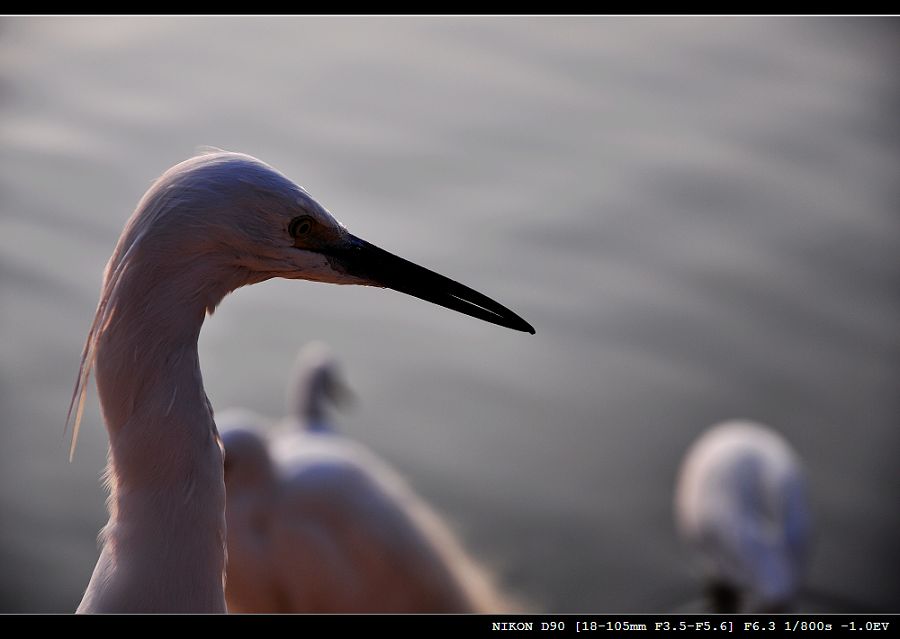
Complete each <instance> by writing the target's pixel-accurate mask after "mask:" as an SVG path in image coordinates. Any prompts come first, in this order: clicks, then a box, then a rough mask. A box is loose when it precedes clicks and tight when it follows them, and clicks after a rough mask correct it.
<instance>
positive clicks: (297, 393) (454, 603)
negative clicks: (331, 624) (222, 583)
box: [216, 343, 518, 613]
mask: <svg viewBox="0 0 900 639" xmlns="http://www.w3.org/2000/svg"><path fill="white" fill-rule="evenodd" d="M347 393H349V389H347V386H346V384H345V383H344V381H343V379H342V376H341V375H340V372H339V369H338V366H337V362H336V360H335V358H334V356H333V355H332V354H331V352H330V351H329V350H328V348H327V347H326V346H325V345H324V344H321V343H312V344H308V345H307V346H306V347H305V348H303V349H301V351H300V353H299V355H298V357H297V360H296V364H295V366H294V370H293V374H292V376H291V380H290V381H289V384H288V392H287V397H288V401H287V406H288V411H289V415H288V416H287V418H286V419H284V420H283V421H282V423H281V425H280V427H279V428H277V429H274V430H268V432H267V429H266V423H265V421H264V420H263V419H262V418H260V417H258V416H256V415H254V414H253V413H250V412H247V411H241V410H228V411H225V412H223V413H222V414H217V415H216V421H217V423H218V425H219V428H220V432H221V433H222V441H223V444H224V446H225V485H226V494H227V507H226V515H227V521H228V564H227V579H226V587H225V595H226V599H227V601H228V608H229V610H232V611H240V612H331V613H343V612H395V613H397V612H403V613H440V612H443V613H452V612H482V613H487V612H493V613H497V612H511V611H512V610H513V609H515V608H517V607H518V605H517V604H514V603H513V602H512V600H511V599H509V598H507V597H504V596H503V595H501V594H500V592H499V591H498V590H497V589H496V588H495V586H494V585H493V583H492V580H491V577H490V576H489V574H488V572H487V571H485V570H484V569H483V568H482V567H481V566H479V565H478V564H477V563H476V562H475V561H474V560H473V559H472V558H471V557H470V556H469V555H468V554H467V553H466V552H465V550H464V549H463V547H462V545H461V544H460V542H459V541H458V539H457V538H456V536H455V535H454V534H453V533H452V532H451V530H450V529H449V527H448V526H447V525H446V524H445V523H444V522H443V521H442V519H441V518H440V517H439V516H438V514H437V513H436V512H435V511H434V510H433V509H432V508H431V507H430V506H429V505H428V504H427V503H426V502H425V501H424V500H423V499H422V498H421V497H419V496H418V495H417V494H416V493H415V491H413V489H412V488H411V487H410V486H409V485H408V484H407V482H406V481H404V479H403V478H402V477H401V476H400V475H399V474H398V473H397V472H396V471H395V470H394V469H393V468H391V467H390V466H389V465H388V464H387V463H386V462H384V461H383V460H381V459H380V458H378V457H377V456H376V455H375V454H374V453H372V452H371V451H370V450H368V449H367V448H366V447H364V446H363V445H361V444H359V443H357V442H353V441H351V440H350V439H348V438H346V437H344V436H341V435H339V434H337V433H335V432H334V429H333V428H332V427H331V425H330V423H329V422H328V419H327V416H326V411H327V403H328V402H329V400H331V401H333V400H335V399H337V398H339V397H346V395H347Z"/></svg>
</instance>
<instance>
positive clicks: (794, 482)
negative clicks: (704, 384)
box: [675, 421, 811, 612]
mask: <svg viewBox="0 0 900 639" xmlns="http://www.w3.org/2000/svg"><path fill="white" fill-rule="evenodd" d="M675 516H676V524H677V526H678V529H679V531H680V533H681V535H682V537H683V538H684V539H685V540H686V541H687V542H688V544H690V545H691V546H692V547H693V548H694V549H695V550H696V551H697V552H698V553H699V555H700V556H701V558H702V561H703V566H704V570H705V573H706V575H707V579H708V584H709V589H710V595H711V599H712V607H713V608H714V609H715V611H716V612H779V611H787V610H789V609H790V607H791V604H792V600H793V598H794V596H795V595H796V593H797V591H798V589H799V587H800V585H801V582H802V578H803V571H804V569H805V565H806V560H807V555H808V550H809V544H810V530H811V523H810V522H811V518H810V508H809V503H808V497H807V487H806V480H805V478H804V473H803V469H802V467H801V464H800V460H799V458H798V456H797V454H796V453H795V452H794V451H793V449H792V448H791V446H790V445H789V444H788V443H787V441H786V440H785V439H784V438H783V437H782V436H781V435H780V434H778V433H777V432H775V431H774V430H772V429H771V428H768V427H766V426H763V425H761V424H756V423H753V422H748V421H730V422H725V423H722V424H719V425H717V426H715V427H713V428H711V429H710V430H709V431H707V432H706V433H705V434H704V435H703V436H702V437H700V439H699V440H697V441H696V442H695V443H694V444H693V446H691V448H690V450H689V451H688V453H687V455H686V456H685V458H684V461H683V462H682V465H681V469H680V471H679V476H678V481H677V487H676V491H675Z"/></svg>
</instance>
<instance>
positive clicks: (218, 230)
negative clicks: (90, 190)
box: [67, 151, 534, 612]
mask: <svg viewBox="0 0 900 639" xmlns="http://www.w3.org/2000/svg"><path fill="white" fill-rule="evenodd" d="M273 277H284V278H289V279H306V280H314V281H319V282H330V283H335V284H361V285H368V286H379V287H386V288H393V289H395V290H398V291H401V292H404V293H407V294H410V295H414V296H416V297H420V298H422V299H425V300H428V301H431V302H433V303H435V304H439V305H442V306H445V307H447V308H451V309H454V310H457V311H460V312H462V313H466V314H468V315H472V316H474V317H478V318H480V319H483V320H486V321H488V322H493V323H495V324H499V325H501V326H506V327H509V328H513V329H516V330H520V331H527V332H530V333H533V332H534V329H533V328H532V327H531V326H530V325H529V324H528V323H527V322H525V321H524V320H523V319H522V318H520V317H519V316H518V315H516V314H515V313H513V312H512V311H510V310H509V309H507V308H505V307H503V306H501V305H500V304H498V303H497V302H494V301H493V300H491V299H489V298H487V297H485V296H484V295H481V294H480V293H477V292H475V291H473V290H472V289H470V288H467V287H465V286H463V285H461V284H458V283H457V282H454V281H452V280H450V279H447V278H445V277H443V276H441V275H438V274H436V273H434V272H432V271H429V270H427V269H425V268H422V267H420V266H417V265H415V264H412V263H411V262H408V261H406V260H404V259H402V258H399V257H396V256H394V255H392V254H390V253H388V252H386V251H384V250H382V249H379V248H377V247H375V246H373V245H372V244H369V243H368V242H365V241H363V240H361V239H359V238H357V237H354V236H353V235H351V234H350V233H349V232H348V231H347V229H346V228H344V226H343V225H342V224H340V223H339V222H338V221H337V220H336V219H335V218H334V217H333V216H332V215H331V214H330V213H329V212H328V211H327V210H326V209H325V208H324V207H322V206H321V205H320V204H318V203H317V202H316V201H315V200H314V199H313V198H312V197H311V196H310V195H309V194H308V193H307V192H306V191H305V190H303V189H302V188H301V187H299V186H297V185H296V184H294V183H293V182H291V181H290V180H289V179H287V178H286V177H284V176H283V175H282V174H281V173H279V172H277V171H276V170H274V169H273V168H271V167H269V166H268V165H266V164H265V163H263V162H261V161H259V160H257V159H255V158H252V157H250V156H248V155H243V154H238V153H229V152H224V151H219V152H214V153H208V154H203V155H199V156H196V157H193V158H191V159H188V160H186V161H184V162H182V163H180V164H178V165H176V166H174V167H172V168H171V169H169V170H168V171H167V172H166V173H164V174H163V175H162V176H161V177H160V178H159V179H158V180H157V181H156V182H155V183H154V184H153V185H152V186H151V187H150V189H149V190H148V191H147V193H146V194H145V195H144V197H143V198H142V199H141V201H140V203H139V204H138V206H137V208H136V209H135V211H134V213H133V214H132V216H131V218H130V219H129V221H128V222H127V224H126V226H125V229H124V230H123V232H122V235H121V237H120V238H119V242H118V244H117V246H116V248H115V251H114V252H113V255H112V257H111V258H110V260H109V263H108V264H107V266H106V271H105V273H104V279H103V285H102V289H101V294H100V302H99V304H98V306H97V311H96V314H95V317H94V320H93V323H92V325H91V328H90V331H89V333H88V337H87V341H86V343H85V347H84V350H83V352H82V357H81V368H80V371H79V374H78V378H77V381H76V385H75V390H74V392H73V395H72V401H71V403H70V407H69V417H71V416H72V412H73V408H74V413H75V420H74V428H73V433H72V446H73V449H74V445H75V441H76V438H77V434H78V427H79V424H80V421H81V415H82V410H83V407H84V398H85V393H86V391H87V381H88V378H89V374H90V371H91V368H92V367H93V368H94V369H95V370H96V378H97V390H98V394H99V398H100V405H101V409H102V412H103V417H104V421H105V422H106V427H107V430H108V433H109V442H110V448H109V464H108V467H107V471H106V480H107V484H108V486H109V491H110V495H109V514H110V517H109V522H108V523H107V525H106V527H105V528H104V529H103V532H102V534H101V539H102V550H101V552H100V558H99V560H98V562H97V565H96V567H95V569H94V572H93V575H92V576H91V580H90V583H89V584H88V587H87V590H86V592H85V595H84V598H83V599H82V601H81V604H80V606H79V607H78V610H79V612H224V611H225V595H224V585H223V576H224V569H225V483H224V478H223V459H222V449H221V445H220V441H219V437H218V433H217V430H216V425H215V422H214V421H213V411H212V408H211V406H210V404H209V401H208V399H207V397H206V393H205V392H204V390H203V383H202V379H201V375H200V362H199V357H198V353H197V340H198V337H199V334H200V329H201V326H202V324H203V320H204V318H205V316H206V314H207V313H212V311H213V310H214V309H215V308H216V306H217V305H218V304H219V302H221V301H222V298H223V297H225V295H227V294H228V293H230V292H231V291H233V290H235V289H236V288H239V287H241V286H244V285H247V284H253V283H256V282H262V281H264V280H267V279H270V278H273ZM67 422H68V420H67ZM70 455H71V452H70ZM311 577H312V578H313V579H314V578H315V575H312V576H311Z"/></svg>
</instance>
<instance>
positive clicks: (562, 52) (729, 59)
mask: <svg viewBox="0 0 900 639" xmlns="http://www.w3.org/2000/svg"><path fill="white" fill-rule="evenodd" d="M898 35H900V29H898V22H897V20H889V19H868V20H863V19H857V20H838V19H786V18H782V19H737V18H733V19H713V18H710V19H687V18H683V19H675V18H669V19H649V18H634V19H627V18H616V19H611V18H595V19H587V18H568V19H566V18H556V19H526V18H520V19H511V18H383V19H374V18H296V19H294V18H277V19H266V18H219V19H210V18H206V19H201V18H197V19H184V18H143V19H140V18H5V19H3V21H2V22H0V166H2V171H0V181H2V182H0V331H2V332H0V337H2V339H0V375H2V377H0V565H2V566H3V568H2V570H0V610H4V611H26V610H42V611H70V610H72V609H74V607H75V606H76V604H77V602H78V601H79V599H80V596H81V592H82V590H83V588H84V586H85V584H86V583H87V581H88V578H89V576H90V572H91V570H92V568H93V564H94V562H95V560H96V555H97V551H96V542H95V536H96V533H97V531H98V530H99V528H100V527H101V525H102V524H103V523H104V521H105V519H106V515H105V510H104V493H103V490H102V488H101V485H100V482H99V474H100V473H101V471H102V468H103V465H104V461H105V454H106V433H105V430H104V429H103V426H102V423H101V421H100V418H99V412H98V409H97V407H96V399H95V396H94V395H92V396H91V397H92V399H91V402H90V404H89V407H88V410H87V412H86V418H85V424H84V426H83V429H82V438H81V441H80V445H79V449H78V452H77V454H76V457H75V461H74V462H73V463H72V464H69V463H67V461H66V443H67V442H66V439H65V438H64V437H63V434H62V427H63V421H64V416H65V411H66V408H67V404H68V399H69V396H70V393H71V387H72V383H73V381H74V378H75V373H76V368H77V363H78V357H79V354H80V350H81V345H82V343H83V339H84V336H85V334H86V331H87V328H88V325H89V323H90V318H91V314H92V312H93V309H94V307H95V304H96V301H97V295H98V289H99V284H100V276H101V271H102V269H103V266H104V265H105V263H106V260H107V259H108V257H109V255H110V253H111V252H112V249H113V246H114V245H115V241H116V238H117V237H118V234H119V232H120V231H121V229H122V226H123V224H124V221H125V219H126V218H127V216H128V215H129V214H130V212H131V211H132V209H133V208H134V205H135V203H136V202H137V200H138V199H139V197H140V196H141V194H142V193H143V192H144V190H145V189H146V188H147V186H148V185H149V184H150V182H151V180H152V179H153V178H154V177H156V176H157V175H159V174H160V173H161V172H162V171H163V170H165V169H166V168H167V167H168V166H170V165H172V164H174V163H176V162H178V161H180V160H182V159H184V158H185V157H187V156H189V155H190V154H192V153H193V152H194V151H195V150H196V149H197V147H198V146H200V145H215V146H219V147H223V148H227V149H232V150H240V151H244V152H247V153H250V154H253V155H256V156H258V157H260V158H262V159H264V160H265V161H267V162H269V163H271V164H273V165H274V166H276V167H278V168H279V169H280V170H282V171H283V172H284V173H286V174H287V175H288V176H290V177H292V178H294V179H295V180H297V181H298V182H299V183H300V184H302V185H304V186H305V187H306V188H307V189H308V190H309V191H310V192H311V193H312V194H313V195H314V196H315V197H316V198H318V199H319V201H321V202H322V203H323V204H324V205H325V206H327V207H328V208H329V209H330V210H331V211H332V212H333V213H334V214H335V215H336V216H337V217H338V218H339V219H341V220H342V221H343V222H344V223H345V224H346V225H347V226H348V227H349V228H350V229H351V230H352V231H353V232H355V233H356V234H358V235H360V236H362V237H365V238H367V239H369V240H371V241H373V242H375V243H377V244H379V245H382V246H384V247H385V248H387V249H388V250H391V251H392V252H395V253H398V254H401V255H404V256H405V257H407V258H409V259H411V260H414V261H417V262H419V263H423V264H425V265H427V266H429V267H430V268H433V269H435V270H437V271H439V272H442V273H445V274H447V275H449V276H451V277H453V278H454V279H458V280H460V281H462V282H465V283H467V284H470V285H472V286H473V287H475V288H477V289H479V290H482V291H484V292H485V293H487V294H489V295H491V296H493V297H495V298H497V299H498V300H500V301H501V302H502V303H504V304H506V305H508V306H510V307H511V308H513V309H515V310H516V311H518V312H519V313H521V314H522V315H523V316H524V317H525V318H526V319H528V320H529V321H530V322H531V323H532V324H533V325H534V326H535V327H536V329H537V334H536V335H535V336H529V335H525V334H521V333H514V332H512V331H507V330H503V329H499V328H497V327H494V326H491V325H488V324H485V323H481V322H477V321H475V320H473V319H471V318H467V317H464V316H462V315H458V314H454V313H451V312H448V311H445V310H444V309H440V308H438V307H435V306H432V305H428V304H425V303H424V302H420V301H418V300H414V299H412V298H408V297H404V296H401V295H400V294H397V293H393V292H386V291H381V290H377V289H364V288H358V287H353V288H348V287H334V286H332V287H329V286H324V285H320V284H313V283H306V282H303V283H297V282H287V281H271V282H267V283H265V284H262V285H258V286H255V287H251V288H248V289H246V290H240V291H238V292H237V293H236V294H235V295H233V296H231V297H228V298H227V299H226V300H225V302H224V303H223V304H222V306H221V307H220V308H219V310H218V311H217V312H216V314H215V315H214V316H213V317H212V318H211V319H210V320H209V321H208V322H207V324H206V326H205V327H204V330H203V333H202V335H201V340H200V347H201V358H202V366H203V373H204V380H205V383H206V389H207V393H208V394H209V396H210V399H211V401H212V402H213V405H214V406H215V407H216V408H218V409H222V408H226V407H228V406H244V407H249V408H252V409H255V410H257V411H259V412H262V413H267V414H270V415H272V416H276V415H278V414H280V412H281V409H282V395H283V384H284V379H285V377H286V375H287V373H288V371H289V369H290V366H291V364H292V361H293V357H294V354H295V352H296V350H297V348H298V347H299V346H300V345H302V344H303V343H304V342H306V341H307V340H309V339H314V338H315V339H323V340H325V341H327V342H329V343H330V344H331V345H332V346H333V347H334V349H335V351H336V352H337V354H338V356H339V357H340V359H341V361H342V363H343V366H344V369H345V370H346V372H347V374H348V377H349V379H350V382H351V383H352V385H353V386H354V387H355V389H356V391H357V394H358V396H359V398H360V401H359V403H358V405H357V407H356V409H355V410H354V411H352V412H348V413H345V414H342V415H340V416H339V418H338V420H339V423H340V425H341V428H342V429H343V430H344V431H345V432H347V433H348V434H351V435H352V436H354V437H356V438H358V439H360V440H362V441H364V442H366V443H367V444H368V445H370V446H371V447H372V448H374V449H375V450H376V451H377V452H379V453H380V454H382V455H383V456H385V457H387V458H388V459H389V460H390V461H391V462H393V463H394V464H395V465H396V466H397V467H398V468H399V469H400V470H401V471H402V472H404V473H405V474H406V475H407V476H408V477H410V479H411V481H412V482H413V483H414V485H415V486H416V487H417V488H418V490H419V491H420V492H422V493H423V494H424V495H425V496H426V497H428V498H429V499H430V500H431V501H432V502H433V503H434V504H435V506H436V507H437V508H438V509H439V510H440V511H441V512H442V513H444V514H445V515H446V517H447V518H448V519H449V520H450V521H451V523H452V525H453V526H454V528H455V529H456V530H457V531H458V532H459V534H460V535H461V536H462V537H463V539H464V541H465V543H466V545H467V546H468V547H469V548H470V549H471V550H472V552H473V553H475V554H476V555H477V556H478V557H479V558H480V559H482V560H483V561H485V562H486V563H488V564H489V565H490V566H491V567H492V568H493V570H494V571H495V572H496V573H497V574H498V576H499V578H500V580H501V582H502V583H503V584H504V585H505V586H506V587H507V588H508V589H510V590H511V591H513V592H516V593H518V594H520V595H523V596H525V597H527V598H528V599H530V600H531V601H532V602H534V604H535V606H536V607H538V608H539V609H543V610H553V611H560V612H565V611H571V612H578V611H595V612H603V611H619V612H632V611H635V612H642V611H646V612H650V611H661V610H671V609H674V608H677V607H678V606H679V605H681V604H682V603H683V602H684V601H687V600H690V599H692V598H694V597H695V596H696V594H697V592H698V585H697V583H698V582H697V575H696V573H695V572H694V569H693V566H692V564H691V563H690V558H689V556H688V555H687V554H686V552H685V551H684V550H682V548H681V547H680V546H679V544H678V541H677V538H676V536H675V533H674V527H673V524H672V517H671V506H670V503H671V493H672V488H673V480H674V477H675V473H676V469H677V465H678V461H679V457H680V455H681V454H682V453H683V452H684V450H685V449H686V447H687V446H688V445H689V443H690V442H691V441H692V439H693V438H695V437H696V436H697V435H698V434H699V433H700V432H701V431H702V430H703V429H704V428H705V427H707V426H709V425H710V424H712V423H714V422H716V421H719V420H722V419H726V418H731V417H748V418H753V419H756V420H760V421H763V422H766V423H769V424H771V425H773V426H776V427H778V428H779V429H780V430H781V431H782V432H784V433H785V435H786V436H787V437H788V438H789V439H790V440H791V441H792V442H793V443H794V445H795V446H796V448H797V449H798V450H799V451H800V453H801V454H802V456H803V457H804V459H805V461H806V464H807V469H808V472H809V475H810V479H811V484H812V492H813V497H814V509H815V514H816V524H817V536H816V546H815V551H814V555H813V561H812V564H811V567H810V574H809V579H808V581H809V584H810V589H811V590H812V589H815V590H816V591H818V592H819V593H823V592H824V593H827V594H828V595H829V596H830V597H831V599H829V600H828V602H825V603H823V602H824V601H825V600H824V599H822V598H821V596H820V597H819V599H815V598H813V597H812V596H811V595H810V597H809V598H810V600H811V601H813V603H811V604H810V608H811V609H816V610H823V609H830V610H838V609H840V608H841V607H842V606H844V607H846V606H850V607H853V608H856V609H860V610H862V609H863V608H864V607H865V608H872V609H876V610H882V611H889V610H894V611H896V610H897V609H900V576H898V575H900V571H898V568H900V550H898V548H900V546H898V544H897V539H898V537H900V507H898V503H900V502H898V497H900V474H898V462H897V456H898V454H900V446H898V444H900V432H898V426H900V423H898V422H900V420H898V416H900V406H898V397H900V393H898V390H900V296H898V292H900V211H898V202H900V198H898V186H897V185H898V184H900V182H898V177H900V136H898V126H897V113H898V106H900V100H898V96H900V91H898V88H900V87H898V78H897V73H896V68H897V66H896V63H897V59H898V50H900V46H898V44H897V43H898V42H900V37H898ZM842 602H843V603H842Z"/></svg>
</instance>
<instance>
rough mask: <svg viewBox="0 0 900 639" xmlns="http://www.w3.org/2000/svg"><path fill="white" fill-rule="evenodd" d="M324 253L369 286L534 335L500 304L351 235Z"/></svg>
mask: <svg viewBox="0 0 900 639" xmlns="http://www.w3.org/2000/svg"><path fill="white" fill-rule="evenodd" d="M323 253H324V255H325V256H326V257H327V258H328V261H329V263H330V264H331V267H332V268H333V269H335V270H337V271H341V272H343V273H347V274H348V275H352V276H354V277H358V278H360V279H363V280H366V282H367V283H368V284H369V285H371V286H380V287H382V288H392V289H394V290H395V291H400V292H401V293H406V294H407V295H412V296H414V297H418V298H420V299H423V300H426V301H428V302H432V303H434V304H438V305H440V306H444V307H446V308H451V309H453V310H454V311H459V312H460V313H465V314H466V315H471V316H472V317H477V318H479V319H483V320H484V321H485V322H491V323H492V324H498V325H500V326H506V327H507V328H511V329H513V330H516V331H523V332H525V333H531V334H532V335H533V334H534V328H533V327H532V326H531V324H529V323H528V322H526V321H525V320H523V319H522V318H521V317H519V316H518V315H516V314H515V313H513V312H512V311H511V310H509V309H508V308H506V307H505V306H503V305H502V304H498V303H497V302H495V301H494V300H492V299H491V298H489V297H487V296H485V295H482V294H481V293H479V292H478V291H473V290H472V289H471V288H469V287H468V286H463V285H462V284H460V283H459V282H454V281H453V280H451V279H450V278H447V277H444V276H443V275H438V274H437V273H435V272H434V271H429V270H428V269H427V268H423V267H421V266H419V265H418V264H413V263H412V262H410V261H408V260H404V259H403V258H402V257H397V256H396V255H393V254H391V253H388V252H387V251H385V250H383V249H380V248H378V247H377V246H375V245H373V244H369V243H368V242H366V241H365V240H361V239H359V238H358V237H355V236H353V235H351V236H350V240H349V242H347V243H346V244H344V245H343V246H341V247H338V248H329V249H327V250H326V251H324V252H323Z"/></svg>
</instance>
